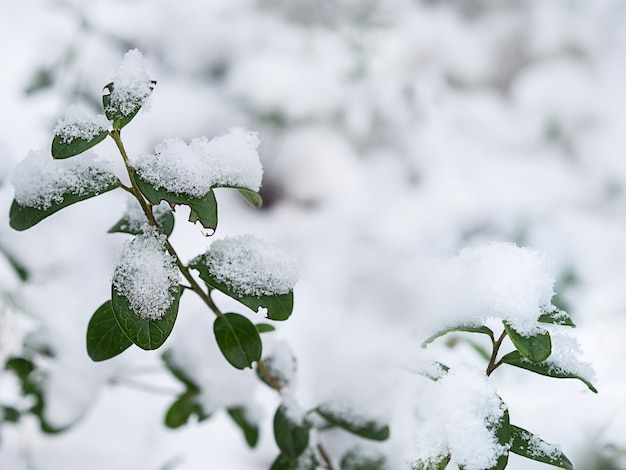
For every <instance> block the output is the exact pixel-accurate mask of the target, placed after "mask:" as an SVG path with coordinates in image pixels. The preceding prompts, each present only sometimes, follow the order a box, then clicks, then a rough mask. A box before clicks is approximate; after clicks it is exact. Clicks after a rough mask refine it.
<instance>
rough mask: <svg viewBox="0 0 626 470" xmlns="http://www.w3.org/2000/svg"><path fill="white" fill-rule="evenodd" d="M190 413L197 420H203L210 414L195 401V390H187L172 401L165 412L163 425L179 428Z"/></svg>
mask: <svg viewBox="0 0 626 470" xmlns="http://www.w3.org/2000/svg"><path fill="white" fill-rule="evenodd" d="M192 415H196V416H197V417H198V421H204V420H205V419H207V418H209V417H210V415H208V414H206V413H205V412H204V410H203V409H202V405H201V404H200V403H199V402H198V401H197V394H196V393H195V392H191V391H187V392H185V393H184V394H182V395H181V396H180V397H178V399H177V400H176V401H175V402H174V403H172V405H171V406H170V407H169V409H168V410H167V413H166V414H165V425H166V426H167V427H168V428H172V429H175V428H179V427H181V426H183V425H184V424H187V422H188V421H189V418H190V417H191V416H192Z"/></svg>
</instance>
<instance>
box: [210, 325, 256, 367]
mask: <svg viewBox="0 0 626 470" xmlns="http://www.w3.org/2000/svg"><path fill="white" fill-rule="evenodd" d="M213 332H214V333H215V339H216V340H217V345H218V346H219V348H220V351H222V354H223V355H224V357H225V358H226V360H227V361H228V362H230V364H231V365H232V366H233V367H236V368H237V369H245V368H246V367H252V364H253V363H254V362H256V361H258V360H259V359H261V353H262V344H261V337H260V336H259V332H258V331H257V329H256V327H255V326H254V324H253V323H252V322H251V321H250V320H248V319H247V318H246V317H244V316H243V315H239V314H238V313H225V314H223V315H218V316H217V317H216V318H215V322H214V323H213Z"/></svg>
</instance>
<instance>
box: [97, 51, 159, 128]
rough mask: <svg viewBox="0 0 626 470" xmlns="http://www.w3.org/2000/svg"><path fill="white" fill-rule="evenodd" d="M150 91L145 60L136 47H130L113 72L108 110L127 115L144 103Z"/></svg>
mask: <svg viewBox="0 0 626 470" xmlns="http://www.w3.org/2000/svg"><path fill="white" fill-rule="evenodd" d="M151 92H152V81H151V80H150V77H149V76H148V72H147V71H146V61H145V59H144V58H143V55H142V54H141V52H140V51H139V50H138V49H132V50H130V51H128V52H127V53H126V54H124V59H123V60H122V62H121V63H120V64H119V66H118V67H117V70H116V72H115V77H114V78H113V91H111V96H110V102H109V107H110V109H109V110H108V111H111V112H120V113H122V114H123V115H124V116H128V115H129V114H131V113H133V112H134V111H136V110H137V109H138V108H139V107H140V106H142V105H144V104H145V103H146V101H147V99H148V98H149V97H150V93H151Z"/></svg>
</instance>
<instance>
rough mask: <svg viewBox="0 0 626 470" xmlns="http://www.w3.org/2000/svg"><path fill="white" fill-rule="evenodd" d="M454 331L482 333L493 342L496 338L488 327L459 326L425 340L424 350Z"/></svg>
mask: <svg viewBox="0 0 626 470" xmlns="http://www.w3.org/2000/svg"><path fill="white" fill-rule="evenodd" d="M454 331H460V332H466V333H482V334H484V335H487V336H489V337H490V338H491V340H492V341H493V339H494V337H493V331H491V330H490V329H489V328H487V327H486V326H468V325H459V326H454V327H452V328H447V329H445V330H443V331H440V332H438V333H435V334H434V335H432V336H431V337H430V338H428V339H427V340H425V341H424V342H423V343H422V348H425V347H426V346H428V345H429V344H430V343H432V342H433V341H435V340H436V339H437V338H439V337H440V336H443V335H446V334H448V333H452V332H454Z"/></svg>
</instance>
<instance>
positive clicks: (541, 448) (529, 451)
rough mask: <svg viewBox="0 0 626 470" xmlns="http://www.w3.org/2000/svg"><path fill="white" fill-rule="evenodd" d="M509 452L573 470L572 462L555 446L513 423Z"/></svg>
mask: <svg viewBox="0 0 626 470" xmlns="http://www.w3.org/2000/svg"><path fill="white" fill-rule="evenodd" d="M511 452H513V453H515V454H517V455H521V456H522V457H526V458H527V459H531V460H535V461H537V462H542V463H547V464H548V465H553V466H555V467H559V468H564V469H566V470H574V467H573V466H572V462H570V461H569V459H568V458H567V457H566V456H565V454H563V452H561V451H560V450H559V449H557V448H556V447H555V446H553V445H552V444H548V443H547V442H545V441H543V440H542V439H539V438H538V437H537V436H535V435H534V434H533V433H532V432H529V431H526V430H525V429H522V428H520V427H517V426H513V425H511Z"/></svg>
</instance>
